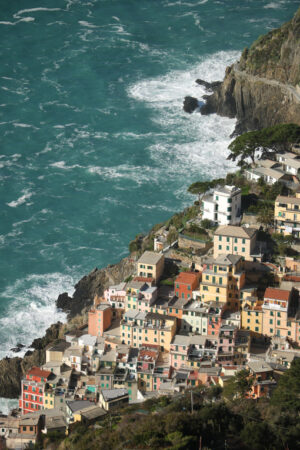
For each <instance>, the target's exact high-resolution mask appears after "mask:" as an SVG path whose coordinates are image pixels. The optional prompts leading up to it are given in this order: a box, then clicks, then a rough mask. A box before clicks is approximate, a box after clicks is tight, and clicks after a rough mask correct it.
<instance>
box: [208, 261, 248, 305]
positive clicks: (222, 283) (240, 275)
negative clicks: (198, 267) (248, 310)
mask: <svg viewBox="0 0 300 450" xmlns="http://www.w3.org/2000/svg"><path fill="white" fill-rule="evenodd" d="M203 267H204V269H203V272H202V282H201V284H200V295H201V301H202V302H206V303H207V302H210V301H215V302H217V303H219V304H227V306H228V307H229V308H230V309H232V310H237V309H238V308H239V303H240V302H239V293H240V289H242V287H243V286H244V284H245V272H244V270H243V260H242V257H241V256H238V255H221V256H218V258H215V259H213V258H206V260H205V261H204V263H203Z"/></svg>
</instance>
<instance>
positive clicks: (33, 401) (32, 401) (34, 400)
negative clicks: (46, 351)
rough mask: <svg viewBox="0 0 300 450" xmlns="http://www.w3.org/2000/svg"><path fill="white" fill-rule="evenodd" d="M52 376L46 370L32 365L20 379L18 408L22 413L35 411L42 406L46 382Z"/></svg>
mask: <svg viewBox="0 0 300 450" xmlns="http://www.w3.org/2000/svg"><path fill="white" fill-rule="evenodd" d="M51 376H53V375H52V373H51V372H50V371H48V370H42V369H40V368H39V367H32V368H31V369H30V370H29V371H28V372H27V373H26V375H25V378H23V379H22V380H21V395H20V399H19V408H20V409H21V412H22V414H27V413H30V412H36V411H39V410H41V409H43V407H44V396H45V390H46V383H47V382H48V381H49V378H50V377H51Z"/></svg>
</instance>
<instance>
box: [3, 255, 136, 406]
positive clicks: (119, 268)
mask: <svg viewBox="0 0 300 450" xmlns="http://www.w3.org/2000/svg"><path fill="white" fill-rule="evenodd" d="M133 269H134V261H133V260H132V259H130V258H129V257H127V258H123V259H122V260H121V261H120V262H119V263H117V264H114V265H108V266H107V267H105V268H102V269H97V268H96V269H94V270H92V271H91V272H90V273H89V274H88V275H85V276H84V277H83V278H82V279H81V280H79V281H78V283H77V284H76V285H75V292H74V294H73V296H72V297H69V296H68V294H67V293H63V294H60V295H59V296H58V298H57V300H56V306H57V308H59V309H61V310H63V311H64V312H66V313H67V318H68V320H67V322H66V323H64V324H63V323H61V322H57V323H55V324H52V325H51V326H50V327H49V328H48V329H47V330H46V332H45V334H44V336H43V337H41V338H38V339H35V340H34V341H33V342H32V344H31V345H30V348H32V349H33V351H31V350H30V351H28V352H27V353H26V354H25V356H24V357H23V358H21V357H19V356H15V357H13V358H9V357H6V358H3V359H2V360H1V361H0V397H4V398H17V397H18V396H19V395H20V392H21V384H20V380H21V378H22V377H23V376H24V374H25V373H26V372H27V371H28V369H29V368H30V367H32V366H40V365H42V364H44V363H45V358H46V355H45V349H46V347H47V346H48V345H50V344H52V343H54V342H55V341H56V340H57V339H60V338H62V337H63V334H64V332H65V331H67V330H68V329H72V328H74V327H76V326H78V324H79V325H82V322H83V323H84V321H86V312H87V310H88V309H89V307H90V306H91V305H92V303H93V299H94V297H95V296H101V295H103V292H104V290H105V289H106V288H107V287H108V286H109V285H111V284H117V283H119V282H121V281H123V280H124V279H125V278H126V277H128V276H130V275H131V274H132V272H133ZM20 345H21V344H20Z"/></svg>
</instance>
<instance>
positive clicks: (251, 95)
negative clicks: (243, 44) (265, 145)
mask: <svg viewBox="0 0 300 450" xmlns="http://www.w3.org/2000/svg"><path fill="white" fill-rule="evenodd" d="M213 91H214V92H213V94H212V95H209V96H206V104H205V105H204V106H202V108H201V113H202V114H210V113H217V114H219V115H221V116H228V117H236V118H237V119H238V124H237V130H236V131H237V132H238V133H241V132H244V131H250V130H254V129H259V128H264V127H267V126H271V125H275V124H278V123H289V122H293V123H296V124H298V125H300V9H299V10H298V11H297V13H296V14H295V16H294V18H293V19H292V20H291V21H289V22H287V23H286V24H284V25H283V26H282V27H280V28H278V29H276V30H273V31H270V32H269V33H268V34H267V35H265V36H261V37H259V38H258V39H257V40H256V41H255V42H254V43H253V44H252V46H251V47H250V49H245V50H244V51H243V54H242V56H241V59H240V61H239V62H238V63H236V64H233V65H232V66H230V67H228V68H227V69H226V74H225V78H224V81H223V83H221V85H220V86H216V87H215V88H213Z"/></svg>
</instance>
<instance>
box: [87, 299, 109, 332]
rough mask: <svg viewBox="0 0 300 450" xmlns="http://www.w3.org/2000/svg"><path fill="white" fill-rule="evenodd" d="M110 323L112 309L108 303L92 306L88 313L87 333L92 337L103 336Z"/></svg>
mask: <svg viewBox="0 0 300 450" xmlns="http://www.w3.org/2000/svg"><path fill="white" fill-rule="evenodd" d="M111 321H112V307H111V305H110V304H109V303H100V304H98V305H97V306H93V307H92V308H91V310H90V311H89V313H88V333H89V334H90V335H92V336H103V333H104V331H106V330H107V329H108V328H109V327H110V325H111Z"/></svg>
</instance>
